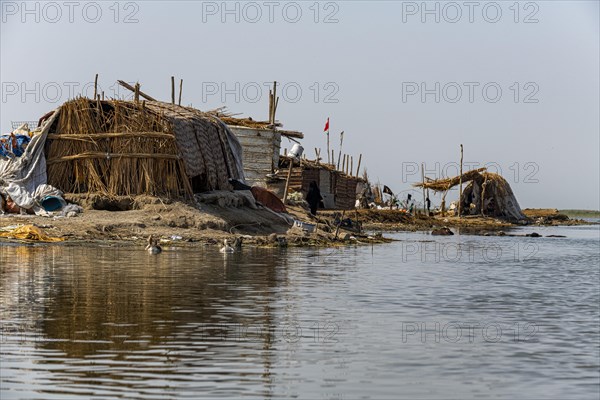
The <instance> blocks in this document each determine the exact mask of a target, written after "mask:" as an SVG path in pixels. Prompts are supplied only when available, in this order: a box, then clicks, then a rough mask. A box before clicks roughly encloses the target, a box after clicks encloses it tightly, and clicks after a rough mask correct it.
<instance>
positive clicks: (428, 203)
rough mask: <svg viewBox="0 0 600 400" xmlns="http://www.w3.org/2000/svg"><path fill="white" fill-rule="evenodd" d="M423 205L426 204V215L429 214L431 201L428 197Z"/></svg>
mask: <svg viewBox="0 0 600 400" xmlns="http://www.w3.org/2000/svg"><path fill="white" fill-rule="evenodd" d="M425 203H427V215H429V214H431V200H429V196H427V198H426V199H425Z"/></svg>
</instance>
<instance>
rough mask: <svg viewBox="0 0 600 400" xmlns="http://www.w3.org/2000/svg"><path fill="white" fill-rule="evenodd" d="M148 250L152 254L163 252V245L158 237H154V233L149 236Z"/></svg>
mask: <svg viewBox="0 0 600 400" xmlns="http://www.w3.org/2000/svg"><path fill="white" fill-rule="evenodd" d="M146 251H147V252H148V253H150V254H159V253H161V252H162V247H161V246H160V244H159V242H158V239H156V238H154V236H152V235H150V236H148V245H147V246H146Z"/></svg>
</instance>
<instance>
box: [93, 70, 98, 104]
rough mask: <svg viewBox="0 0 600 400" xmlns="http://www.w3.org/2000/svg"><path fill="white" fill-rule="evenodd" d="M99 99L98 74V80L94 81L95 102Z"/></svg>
mask: <svg viewBox="0 0 600 400" xmlns="http://www.w3.org/2000/svg"><path fill="white" fill-rule="evenodd" d="M97 98H98V74H96V78H95V79H94V100H96V99H97Z"/></svg>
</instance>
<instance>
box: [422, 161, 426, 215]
mask: <svg viewBox="0 0 600 400" xmlns="http://www.w3.org/2000/svg"><path fill="white" fill-rule="evenodd" d="M421 180H422V181H423V212H427V204H426V203H427V202H426V201H425V167H424V165H423V163H421Z"/></svg>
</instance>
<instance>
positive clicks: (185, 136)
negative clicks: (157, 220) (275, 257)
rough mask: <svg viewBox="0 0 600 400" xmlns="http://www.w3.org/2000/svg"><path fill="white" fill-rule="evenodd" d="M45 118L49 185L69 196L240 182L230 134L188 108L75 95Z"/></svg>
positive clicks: (238, 154) (177, 193)
mask: <svg viewBox="0 0 600 400" xmlns="http://www.w3.org/2000/svg"><path fill="white" fill-rule="evenodd" d="M54 114H56V115H54ZM50 116H52V117H53V119H54V121H53V122H52V125H51V126H50V127H49V129H48V131H47V136H46V145H45V155H46V160H47V161H46V162H47V180H48V183H49V184H50V185H52V186H55V187H57V188H59V189H61V190H62V191H64V192H67V193H89V192H99V193H104V194H107V195H115V196H116V195H123V196H136V195H153V196H167V197H171V198H179V197H191V196H192V195H193V193H197V192H203V191H209V190H229V189H231V185H230V183H229V179H230V178H234V179H240V180H243V179H244V175H243V164H242V150H241V146H240V144H239V142H238V140H237V138H236V137H235V135H233V134H232V133H231V131H230V130H229V129H228V128H227V126H226V125H225V124H224V123H223V122H222V121H220V120H219V119H218V118H217V117H215V116H214V115H212V114H209V113H204V112H201V111H199V110H197V109H194V108H190V107H181V106H177V105H175V104H168V103H163V102H158V101H144V102H139V101H122V100H102V101H100V100H91V99H86V98H77V99H74V100H71V101H69V102H67V103H65V104H63V105H62V106H61V107H60V108H58V109H57V110H56V111H54V112H53V113H49V114H48V115H46V116H45V117H43V118H42V120H40V124H41V123H42V122H43V120H44V119H45V118H48V117H50Z"/></svg>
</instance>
